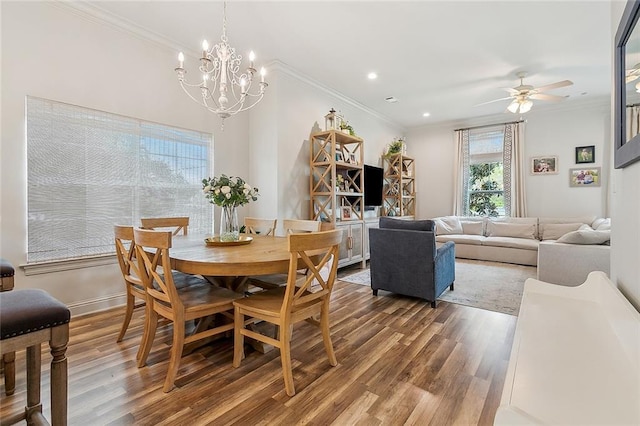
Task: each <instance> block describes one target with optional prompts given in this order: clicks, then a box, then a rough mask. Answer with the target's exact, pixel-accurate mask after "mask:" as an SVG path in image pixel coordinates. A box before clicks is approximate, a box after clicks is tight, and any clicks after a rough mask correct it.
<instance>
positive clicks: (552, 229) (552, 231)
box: [542, 223, 588, 240]
mask: <svg viewBox="0 0 640 426" xmlns="http://www.w3.org/2000/svg"><path fill="white" fill-rule="evenodd" d="M582 225H584V224H583V223H548V224H546V225H545V226H544V229H543V231H542V239H543V240H557V239H558V238H560V237H562V236H563V235H564V234H566V233H567V232H572V231H577V230H578V229H580V227H581V226H582ZM586 226H588V225H586Z"/></svg>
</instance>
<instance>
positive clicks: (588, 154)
mask: <svg viewBox="0 0 640 426" xmlns="http://www.w3.org/2000/svg"><path fill="white" fill-rule="evenodd" d="M595 162H596V146H595V145H588V146H577V147H576V164H586V163H595Z"/></svg>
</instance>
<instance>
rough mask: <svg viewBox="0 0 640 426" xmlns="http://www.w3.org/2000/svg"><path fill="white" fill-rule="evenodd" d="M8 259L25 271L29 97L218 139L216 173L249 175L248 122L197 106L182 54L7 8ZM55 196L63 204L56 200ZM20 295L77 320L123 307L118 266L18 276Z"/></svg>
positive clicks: (4, 177) (0, 158)
mask: <svg viewBox="0 0 640 426" xmlns="http://www.w3.org/2000/svg"><path fill="white" fill-rule="evenodd" d="M0 7H1V8H2V16H1V19H2V140H1V142H0V143H1V145H0V180H1V182H0V188H1V190H2V197H1V200H2V201H1V203H2V204H1V206H0V255H1V256H2V257H4V258H6V259H8V260H9V261H10V262H11V263H12V264H14V265H20V264H24V263H26V235H27V220H26V218H27V200H26V194H27V187H26V163H27V162H26V156H25V154H26V145H25V138H24V125H25V122H24V98H25V96H26V95H31V96H38V97H42V98H47V99H53V100H57V101H62V102H67V103H71V104H75V105H80V106H84V107H89V108H95V109H99V110H103V111H108V112H113V113H117V114H122V115H126V116H130V117H136V118H141V119H144V120H150V121H154V122H159V123H164V124H168V125H174V126H179V127H183V128H188V129H195V130H199V131H204V132H210V133H213V134H214V143H215V161H214V163H215V166H214V167H215V172H216V174H219V173H228V174H237V175H240V176H246V175H248V170H249V166H248V162H247V161H246V160H245V158H244V157H245V156H246V152H247V150H248V146H249V145H248V139H249V137H248V136H249V127H248V118H247V117H246V116H244V117H243V116H239V117H233V118H231V119H229V120H227V123H226V124H225V131H224V133H223V132H221V131H220V120H219V119H218V118H217V117H215V116H213V115H212V114H210V113H208V112H206V111H205V110H204V109H203V108H201V107H199V106H198V105H196V104H195V103H194V102H193V101H191V100H189V99H188V98H187V96H186V95H185V94H184V93H182V90H181V89H180V87H179V85H178V82H177V81H176V78H175V74H174V71H173V68H174V67H175V64H176V52H175V51H173V50H172V49H169V48H167V47H163V46H162V45H160V44H158V43H154V42H151V41H148V40H144V39H142V38H140V37H134V36H132V35H131V34H130V33H128V32H126V31H123V30H120V29H117V28H115V27H113V26H110V25H107V24H102V23H98V22H96V20H95V19H87V18H85V17H84V16H83V14H82V13H78V12H76V11H73V10H72V9H70V8H69V7H68V6H64V5H59V4H57V3H53V2H37V3H36V2H2V3H1V6H0ZM52 196H55V194H52ZM16 287H17V288H28V287H38V288H42V289H45V290H47V291H49V292H50V293H51V294H52V295H53V296H54V297H56V298H58V299H60V300H61V301H62V302H64V303H66V304H68V305H70V307H71V308H72V311H73V312H74V313H81V312H87V311H92V310H96V309H103V308H106V307H109V306H113V305H115V304H121V303H122V302H123V301H124V299H123V298H122V294H123V291H124V286H123V284H122V277H121V275H120V271H119V269H118V266H117V265H116V264H115V263H114V264H113V265H108V266H101V267H94V268H85V269H76V270H72V271H65V272H57V273H50V274H44V275H32V276H25V275H24V273H23V271H22V270H21V269H18V271H17V273H16Z"/></svg>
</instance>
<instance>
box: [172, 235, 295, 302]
mask: <svg viewBox="0 0 640 426" xmlns="http://www.w3.org/2000/svg"><path fill="white" fill-rule="evenodd" d="M206 237H207V236H205V235H197V234H188V235H180V236H175V237H173V239H172V247H171V249H170V251H169V253H170V257H171V267H172V269H175V270H177V271H180V272H184V273H187V274H193V275H202V276H203V277H205V278H206V279H207V280H209V281H210V282H212V283H214V284H216V285H219V286H221V287H226V288H229V289H231V290H233V291H237V292H240V293H242V292H243V291H245V290H246V282H247V278H248V276H250V275H251V276H255V275H269V274H279V273H284V274H286V273H287V272H288V270H289V250H288V242H287V237H276V236H261V235H250V237H252V238H253V240H252V241H251V242H250V243H249V244H242V245H224V246H222V245H217V246H209V245H207V244H206V243H205V238H206Z"/></svg>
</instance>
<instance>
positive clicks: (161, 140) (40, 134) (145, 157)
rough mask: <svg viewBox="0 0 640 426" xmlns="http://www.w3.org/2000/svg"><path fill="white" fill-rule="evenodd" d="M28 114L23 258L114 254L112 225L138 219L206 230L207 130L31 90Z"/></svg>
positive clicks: (208, 227) (42, 259)
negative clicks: (182, 222)
mask: <svg viewBox="0 0 640 426" xmlns="http://www.w3.org/2000/svg"><path fill="white" fill-rule="evenodd" d="M26 118H27V120H26V129H27V130H26V131H27V161H28V163H27V169H28V177H27V180H28V188H27V190H28V198H27V199H28V250H27V263H36V262H46V261H55V260H65V259H75V258H83V257H91V256H98V255H103V254H109V253H113V251H114V243H113V225H115V224H120V225H134V226H139V224H140V218H141V217H167V216H189V218H190V223H189V228H190V231H193V232H210V231H211V224H212V209H211V207H210V204H209V203H208V201H207V200H206V199H205V197H204V196H203V194H202V183H201V182H202V179H203V178H205V177H207V176H209V175H211V174H212V173H211V172H212V171H211V164H212V161H211V160H212V153H211V149H212V148H211V146H212V144H211V139H212V136H211V134H208V133H202V132H197V131H192V130H185V129H180V128H175V127H171V126H166V125H162V124H157V123H152V122H148V121H143V120H138V119H135V118H130V117H124V116H121V115H117V114H111V113H107V112H103V111H97V110H93V109H88V108H83V107H79V106H75V105H69V104H65V103H60V102H55V101H51V100H46V99H40V98H35V97H27V100H26Z"/></svg>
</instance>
